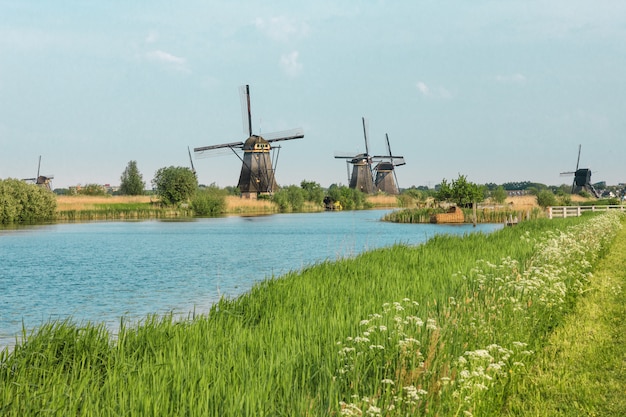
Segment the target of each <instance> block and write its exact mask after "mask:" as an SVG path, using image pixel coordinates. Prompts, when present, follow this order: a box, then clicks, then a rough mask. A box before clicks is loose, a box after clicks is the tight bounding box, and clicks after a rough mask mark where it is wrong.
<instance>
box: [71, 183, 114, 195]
mask: <svg viewBox="0 0 626 417" xmlns="http://www.w3.org/2000/svg"><path fill="white" fill-rule="evenodd" d="M77 194H80V195H91V196H103V195H107V190H106V189H105V188H104V187H103V186H102V185H99V184H87V185H85V186H84V187H81V188H80V190H78V191H77Z"/></svg>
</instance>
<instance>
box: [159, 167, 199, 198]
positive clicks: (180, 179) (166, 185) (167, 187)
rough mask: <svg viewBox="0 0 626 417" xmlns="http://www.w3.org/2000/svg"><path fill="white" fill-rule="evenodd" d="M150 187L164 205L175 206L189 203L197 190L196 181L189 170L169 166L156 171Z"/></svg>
mask: <svg viewBox="0 0 626 417" xmlns="http://www.w3.org/2000/svg"><path fill="white" fill-rule="evenodd" d="M152 185H153V186H154V191H155V192H156V194H157V195H158V196H159V197H160V198H161V201H162V202H163V203H164V204H166V205H177V204H180V203H182V202H185V201H189V199H190V198H191V197H192V196H193V195H194V193H195V192H196V190H197V189H198V180H197V179H196V176H195V175H194V173H193V171H191V169H189V168H185V167H174V166H170V167H167V168H160V169H159V170H157V172H156V173H155V174H154V179H153V180H152Z"/></svg>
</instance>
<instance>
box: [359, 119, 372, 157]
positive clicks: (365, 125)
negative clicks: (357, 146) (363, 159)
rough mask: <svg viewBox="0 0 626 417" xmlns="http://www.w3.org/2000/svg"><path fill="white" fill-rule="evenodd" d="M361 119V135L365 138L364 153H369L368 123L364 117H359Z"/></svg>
mask: <svg viewBox="0 0 626 417" xmlns="http://www.w3.org/2000/svg"><path fill="white" fill-rule="evenodd" d="M361 119H362V120H363V137H364V138H365V155H368V156H369V154H370V144H369V138H368V137H367V136H368V130H369V123H368V122H367V121H366V120H365V117H361Z"/></svg>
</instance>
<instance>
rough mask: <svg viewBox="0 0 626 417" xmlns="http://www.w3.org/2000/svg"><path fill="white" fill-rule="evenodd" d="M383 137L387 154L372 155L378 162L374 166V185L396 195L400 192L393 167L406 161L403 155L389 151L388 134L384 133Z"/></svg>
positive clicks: (380, 189)
mask: <svg viewBox="0 0 626 417" xmlns="http://www.w3.org/2000/svg"><path fill="white" fill-rule="evenodd" d="M385 139H386V140H387V152H388V153H389V155H386V156H382V157H372V160H373V161H374V162H378V164H377V165H376V166H375V167H374V171H376V180H375V181H374V185H375V187H376V190H378V191H382V192H384V193H387V194H393V195H396V194H400V187H399V185H398V177H397V175H396V171H395V167H399V166H402V165H405V164H406V162H404V157H403V156H393V154H392V153H391V146H390V145H389V135H388V134H386V133H385ZM392 174H393V175H392Z"/></svg>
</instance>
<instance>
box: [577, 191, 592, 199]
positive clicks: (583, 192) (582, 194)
mask: <svg viewBox="0 0 626 417" xmlns="http://www.w3.org/2000/svg"><path fill="white" fill-rule="evenodd" d="M578 195H579V196H581V197H582V198H591V194H589V192H588V191H587V190H580V192H579V193H578Z"/></svg>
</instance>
